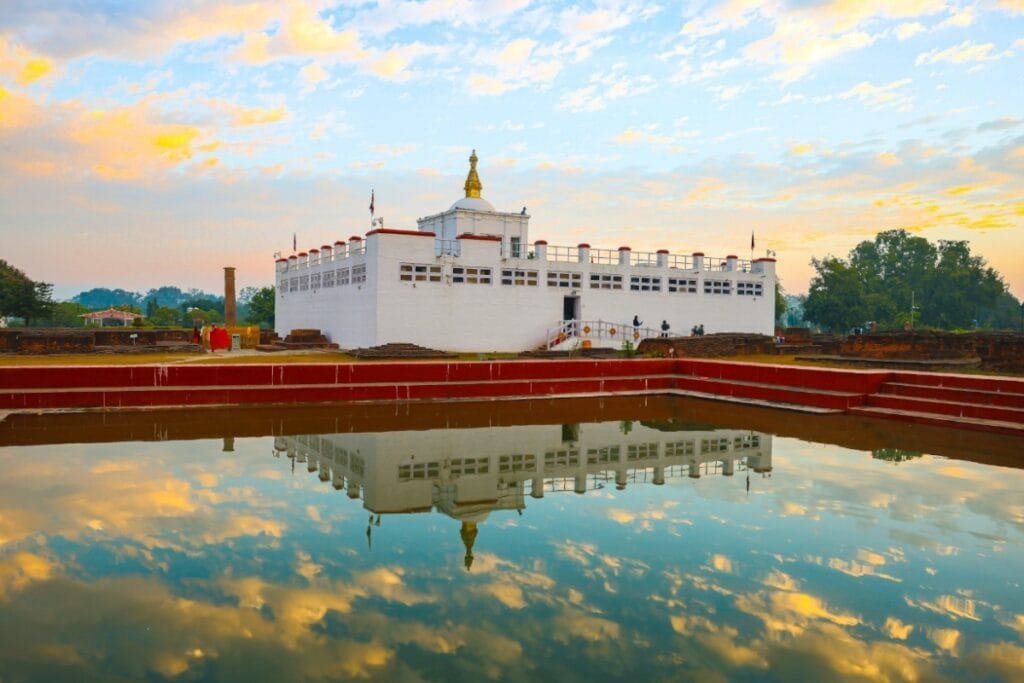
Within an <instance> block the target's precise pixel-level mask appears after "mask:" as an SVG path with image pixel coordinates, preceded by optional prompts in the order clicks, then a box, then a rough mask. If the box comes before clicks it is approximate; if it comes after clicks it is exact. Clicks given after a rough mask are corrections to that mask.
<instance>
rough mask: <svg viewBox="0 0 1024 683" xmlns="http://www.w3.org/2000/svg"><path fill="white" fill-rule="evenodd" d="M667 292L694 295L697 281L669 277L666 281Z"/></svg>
mask: <svg viewBox="0 0 1024 683" xmlns="http://www.w3.org/2000/svg"><path fill="white" fill-rule="evenodd" d="M668 291H669V292H672V293H679V294H696V293H697V281H696V280H694V279H689V278H678V277H670V278H669V279H668Z"/></svg>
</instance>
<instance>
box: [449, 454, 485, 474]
mask: <svg viewBox="0 0 1024 683" xmlns="http://www.w3.org/2000/svg"><path fill="white" fill-rule="evenodd" d="M490 469H491V464H490V460H489V459H488V458H452V459H451V461H450V463H449V470H448V471H449V473H450V474H451V476H453V477H458V476H462V475H464V474H487V473H488V472H489V471H490Z"/></svg>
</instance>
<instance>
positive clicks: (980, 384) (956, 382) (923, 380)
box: [887, 372, 1024, 394]
mask: <svg viewBox="0 0 1024 683" xmlns="http://www.w3.org/2000/svg"><path fill="white" fill-rule="evenodd" d="M887 381H889V382H898V383H900V384H917V385H925V386H930V387H947V388H951V389H971V390H974V391H992V392H998V393H1008V394H1024V378H1020V377H997V376H991V375H957V374H946V373H936V372H893V373H890V376H889V378H888V380H887Z"/></svg>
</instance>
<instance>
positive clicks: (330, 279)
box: [322, 270, 334, 287]
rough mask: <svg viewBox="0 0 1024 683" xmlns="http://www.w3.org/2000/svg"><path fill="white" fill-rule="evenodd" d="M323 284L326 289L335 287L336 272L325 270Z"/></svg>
mask: <svg viewBox="0 0 1024 683" xmlns="http://www.w3.org/2000/svg"><path fill="white" fill-rule="evenodd" d="M322 284H323V286H324V287H333V286H334V271H333V270H325V271H324V278H323V281H322Z"/></svg>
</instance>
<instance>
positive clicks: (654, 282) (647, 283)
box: [629, 275, 661, 292]
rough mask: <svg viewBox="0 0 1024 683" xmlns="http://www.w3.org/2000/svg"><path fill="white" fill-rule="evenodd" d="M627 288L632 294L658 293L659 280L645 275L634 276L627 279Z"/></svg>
mask: <svg viewBox="0 0 1024 683" xmlns="http://www.w3.org/2000/svg"><path fill="white" fill-rule="evenodd" d="M629 288H630V289H631V290H633V291H634V292H660V291H661V278H660V277H649V276H647V275H642V276H641V275H634V276H633V277H631V278H629Z"/></svg>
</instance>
